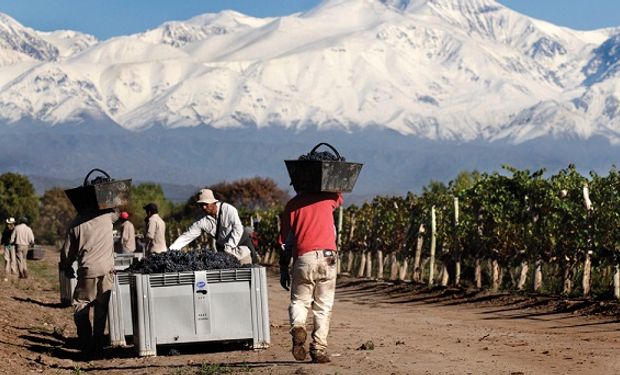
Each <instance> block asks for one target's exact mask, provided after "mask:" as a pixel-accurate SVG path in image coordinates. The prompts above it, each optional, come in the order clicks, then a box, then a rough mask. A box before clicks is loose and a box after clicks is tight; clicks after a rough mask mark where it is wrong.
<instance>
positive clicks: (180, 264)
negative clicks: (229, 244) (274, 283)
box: [127, 250, 241, 274]
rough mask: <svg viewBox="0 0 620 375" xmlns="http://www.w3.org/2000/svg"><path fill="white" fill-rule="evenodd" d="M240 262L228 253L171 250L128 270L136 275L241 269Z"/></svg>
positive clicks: (145, 259)
mask: <svg viewBox="0 0 620 375" xmlns="http://www.w3.org/2000/svg"><path fill="white" fill-rule="evenodd" d="M240 267H241V263H239V260H238V259H237V258H236V257H234V256H233V255H230V254H228V253H226V252H213V251H210V250H203V251H198V252H196V251H190V252H182V251H178V250H170V251H166V252H163V253H159V254H151V255H149V256H146V257H144V258H142V259H141V260H140V261H139V262H136V263H134V264H132V265H131V266H129V268H127V271H129V272H135V273H144V274H146V273H163V272H183V271H204V270H216V269H227V268H240Z"/></svg>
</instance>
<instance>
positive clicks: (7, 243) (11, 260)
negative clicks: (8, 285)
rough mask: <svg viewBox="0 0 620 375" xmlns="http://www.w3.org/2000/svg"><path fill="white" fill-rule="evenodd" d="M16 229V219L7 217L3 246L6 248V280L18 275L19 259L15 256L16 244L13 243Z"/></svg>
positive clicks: (3, 233)
mask: <svg viewBox="0 0 620 375" xmlns="http://www.w3.org/2000/svg"><path fill="white" fill-rule="evenodd" d="M14 229H15V219H14V218H12V217H10V218H8V219H6V226H5V227H4V230H3V231H2V240H1V242H2V247H3V250H4V262H5V264H4V281H9V277H11V276H17V259H16V258H15V246H13V244H11V235H12V234H13V230H14Z"/></svg>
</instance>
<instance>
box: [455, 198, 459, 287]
mask: <svg viewBox="0 0 620 375" xmlns="http://www.w3.org/2000/svg"><path fill="white" fill-rule="evenodd" d="M458 227H459V198H458V197H454V233H455V235H454V243H455V251H456V252H457V254H456V262H455V264H454V285H456V286H459V285H461V255H460V249H459V246H458V233H457V230H458Z"/></svg>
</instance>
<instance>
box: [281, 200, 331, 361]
mask: <svg viewBox="0 0 620 375" xmlns="http://www.w3.org/2000/svg"><path fill="white" fill-rule="evenodd" d="M342 202H343V200H342V194H340V193H298V194H297V195H296V196H295V197H293V198H292V199H291V200H290V201H289V202H288V203H287V204H286V207H285V209H284V214H283V220H282V226H281V237H280V238H281V239H284V241H285V244H284V250H283V253H282V256H281V257H280V284H281V285H282V287H283V288H284V289H286V290H289V287H290V289H291V303H290V305H289V310H288V312H289V322H290V324H291V335H292V339H293V348H292V352H293V357H294V358H295V359H296V360H298V361H303V360H305V358H306V353H307V352H306V348H305V342H306V337H307V333H306V317H307V315H308V308H310V306H312V314H313V317H314V326H313V331H312V342H311V343H310V347H309V348H310V357H311V358H312V361H313V362H315V363H326V362H330V359H329V355H328V354H327V335H328V333H329V324H330V320H331V313H332V307H333V305H334V297H335V292H336V274H337V270H336V261H337V259H338V257H337V254H336V234H335V231H334V216H333V211H334V209H336V208H337V207H339V206H340V205H341V204H342ZM291 257H292V258H293V269H292V278H291V277H290V273H289V263H290V260H291Z"/></svg>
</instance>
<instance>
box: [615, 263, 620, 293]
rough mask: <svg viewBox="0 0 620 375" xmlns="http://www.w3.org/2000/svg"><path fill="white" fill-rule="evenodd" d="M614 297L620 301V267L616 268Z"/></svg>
mask: <svg viewBox="0 0 620 375" xmlns="http://www.w3.org/2000/svg"><path fill="white" fill-rule="evenodd" d="M614 297H616V299H620V265H618V264H616V266H615V267H614Z"/></svg>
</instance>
